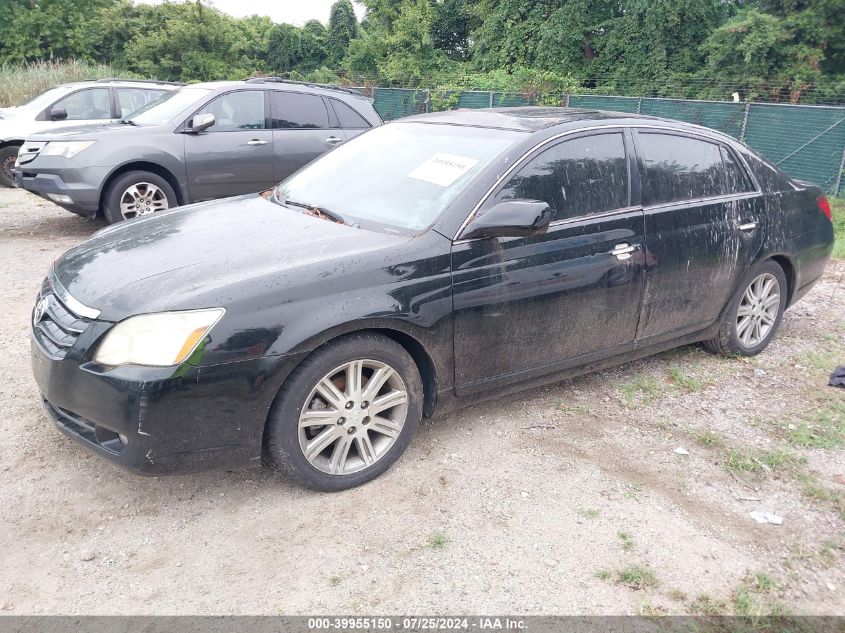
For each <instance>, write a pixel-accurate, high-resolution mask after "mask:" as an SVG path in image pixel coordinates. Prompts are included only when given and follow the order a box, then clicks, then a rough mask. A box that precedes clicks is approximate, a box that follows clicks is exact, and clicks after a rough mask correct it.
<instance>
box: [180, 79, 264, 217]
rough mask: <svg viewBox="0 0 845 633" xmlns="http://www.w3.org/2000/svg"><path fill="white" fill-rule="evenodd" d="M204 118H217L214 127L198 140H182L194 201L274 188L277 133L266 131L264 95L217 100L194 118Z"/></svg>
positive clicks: (255, 93)
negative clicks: (210, 116)
mask: <svg viewBox="0 0 845 633" xmlns="http://www.w3.org/2000/svg"><path fill="white" fill-rule="evenodd" d="M204 113H211V114H213V115H214V119H215V122H214V125H213V126H211V127H210V128H209V129H208V130H206V131H205V132H201V133H200V134H185V135H184V137H185V163H186V167H187V172H188V189H189V190H190V193H191V200H193V201H194V202H199V201H201V200H212V199H214V198H225V197H227V196H237V195H240V194H244V193H253V192H256V191H262V190H263V189H267V188H269V187H270V186H272V185H273V184H274V182H275V178H274V168H273V133H272V131H271V130H270V129H268V126H267V117H266V114H265V92H264V91H263V90H238V91H235V92H227V93H225V94H222V95H218V96H217V97H215V98H214V99H212V100H211V101H209V102H208V103H207V104H206V105H204V106H203V107H202V108H200V109H199V110H198V111H197V112H195V113H194V116H196V115H198V114H204ZM189 123H190V122H189Z"/></svg>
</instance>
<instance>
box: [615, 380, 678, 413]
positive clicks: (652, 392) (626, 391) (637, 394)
mask: <svg viewBox="0 0 845 633" xmlns="http://www.w3.org/2000/svg"><path fill="white" fill-rule="evenodd" d="M668 387H669V385H668V384H667V383H665V382H663V381H661V380H658V379H657V378H655V377H654V376H636V377H635V378H632V379H631V380H626V381H624V382H620V383H619V384H617V385H616V388H617V389H618V390H619V392H620V393H621V394H622V398H623V399H624V400H625V406H626V407H628V408H632V407H633V406H634V405H635V404H636V403H637V400H638V399H639V400H641V401H642V402H650V401H651V400H654V399H655V398H657V397H659V396H661V395H663V394H664V393H665V392H666V391H667V389H668Z"/></svg>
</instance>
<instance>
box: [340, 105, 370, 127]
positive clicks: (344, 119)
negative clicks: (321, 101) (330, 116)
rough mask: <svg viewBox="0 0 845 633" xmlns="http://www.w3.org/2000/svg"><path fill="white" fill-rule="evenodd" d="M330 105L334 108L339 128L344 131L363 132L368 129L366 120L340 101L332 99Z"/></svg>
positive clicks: (368, 125)
mask: <svg viewBox="0 0 845 633" xmlns="http://www.w3.org/2000/svg"><path fill="white" fill-rule="evenodd" d="M331 104H332V106H334V111H335V114H337V120H338V121H339V122H340V127H342V128H344V129H346V130H363V129H366V128H368V127H370V124H369V123H367V120H366V119H365V118H364V117H362V116H361V115H360V114H358V113H357V112H355V110H353V109H352V108H350V107H349V106H348V105H346V104H345V103H343V102H342V101H338V100H337V99H332V100H331Z"/></svg>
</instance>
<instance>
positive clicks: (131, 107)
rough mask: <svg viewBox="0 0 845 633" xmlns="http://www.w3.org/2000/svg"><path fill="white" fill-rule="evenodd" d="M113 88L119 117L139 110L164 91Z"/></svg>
mask: <svg viewBox="0 0 845 633" xmlns="http://www.w3.org/2000/svg"><path fill="white" fill-rule="evenodd" d="M115 90H116V92H117V107H118V110H119V111H120V116H121V117H125V116H128V115H130V114H132V113H133V112H135V111H136V110H140V109H141V108H143V107H144V106H145V105H147V104H148V103H150V102H151V101H155V100H156V99H158V98H159V97H160V96H161V95H163V94H164V93H165V92H166V91H165V90H146V89H143V88H116V89H115Z"/></svg>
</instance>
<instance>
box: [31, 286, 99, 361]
mask: <svg viewBox="0 0 845 633" xmlns="http://www.w3.org/2000/svg"><path fill="white" fill-rule="evenodd" d="M90 324H91V319H86V318H85V317H81V316H78V315H76V314H75V313H73V312H71V311H70V309H69V308H68V307H67V306H65V304H63V303H62V302H61V301H60V300H59V297H58V296H57V295H56V293H55V292H53V289H52V287H51V286H50V282H49V280H48V279H45V280H44V283H43V284H41V291H40V292H39V293H38V302H37V303H36V304H35V309H34V310H33V312H32V331H33V333H34V334H35V339H36V340H37V341H38V343H39V344H40V345H41V347H43V348H44V350H45V351H46V352H47V353H48V354H49V355H50V356H52V357H53V358H59V359H60V358H64V357H65V354H67V351H68V350H69V349H70V348H71V346H73V344H74V343H76V339H78V338H79V335H80V334H82V333H83V332H84V331H85V330H86V328H87V327H88V326H89V325H90Z"/></svg>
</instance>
